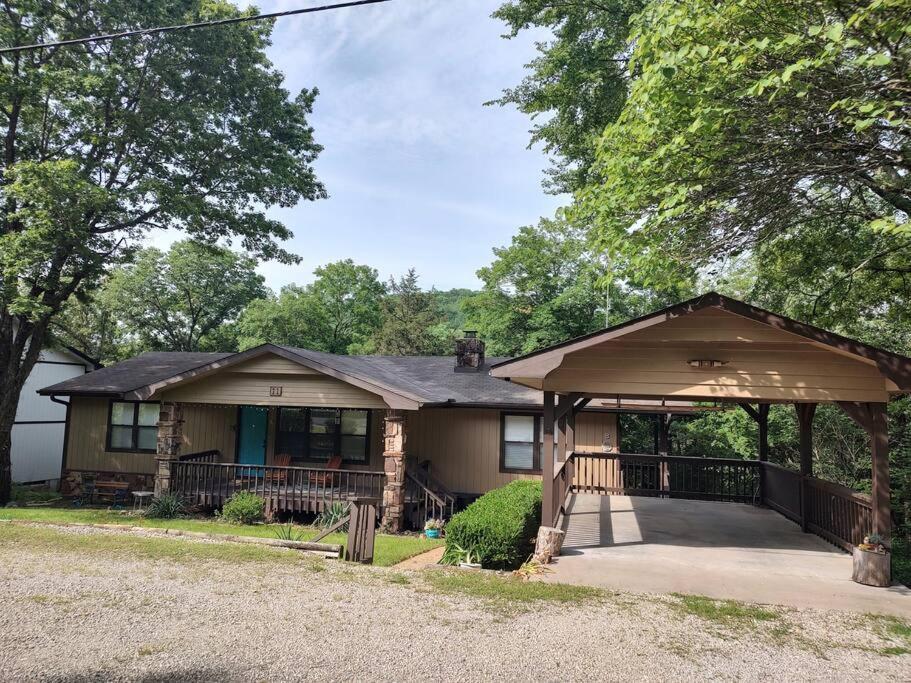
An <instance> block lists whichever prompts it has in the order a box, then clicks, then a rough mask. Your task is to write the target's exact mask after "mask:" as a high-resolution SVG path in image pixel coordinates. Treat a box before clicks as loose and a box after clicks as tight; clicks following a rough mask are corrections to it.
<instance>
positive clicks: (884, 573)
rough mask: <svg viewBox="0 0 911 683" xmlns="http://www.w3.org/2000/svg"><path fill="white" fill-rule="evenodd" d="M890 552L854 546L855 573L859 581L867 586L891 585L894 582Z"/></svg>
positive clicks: (855, 578) (854, 575)
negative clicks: (879, 551) (878, 551)
mask: <svg viewBox="0 0 911 683" xmlns="http://www.w3.org/2000/svg"><path fill="white" fill-rule="evenodd" d="M891 559H892V555H891V554H890V553H877V552H872V551H870V550H861V549H860V548H854V574H853V576H852V577H851V578H852V579H854V580H855V581H857V583H862V584H864V585H866V586H880V587H884V586H889V585H891V584H892V571H891V562H890V560H891Z"/></svg>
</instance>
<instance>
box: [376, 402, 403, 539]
mask: <svg viewBox="0 0 911 683" xmlns="http://www.w3.org/2000/svg"><path fill="white" fill-rule="evenodd" d="M383 439H384V443H385V448H384V451H383V471H384V472H385V473H386V485H385V486H384V487H383V521H382V522H381V524H380V526H381V527H382V528H383V530H384V531H386V532H390V533H398V532H400V531H401V530H402V529H403V528H404V525H405V417H404V415H402V413H401V412H399V411H394V410H390V411H388V412H387V414H386V418H385V420H384V422H383Z"/></svg>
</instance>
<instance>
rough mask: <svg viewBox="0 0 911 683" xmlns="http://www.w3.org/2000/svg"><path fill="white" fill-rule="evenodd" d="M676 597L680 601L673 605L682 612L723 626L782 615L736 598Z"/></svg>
mask: <svg viewBox="0 0 911 683" xmlns="http://www.w3.org/2000/svg"><path fill="white" fill-rule="evenodd" d="M674 597H676V598H677V599H678V601H679V602H675V603H672V605H673V607H674V608H675V609H677V610H678V611H679V612H681V613H682V614H686V615H692V616H694V617H699V618H700V619H703V620H705V621H710V622H714V623H716V624H719V625H721V626H728V627H730V626H744V625H747V626H748V625H753V624H755V623H756V622H761V621H773V620H775V619H779V618H780V617H781V615H780V614H779V613H777V612H773V611H772V610H770V609H767V608H765V607H757V606H755V605H748V604H746V603H743V602H738V601H736V600H713V599H711V598H707V597H705V596H704V595H679V594H675V595H674Z"/></svg>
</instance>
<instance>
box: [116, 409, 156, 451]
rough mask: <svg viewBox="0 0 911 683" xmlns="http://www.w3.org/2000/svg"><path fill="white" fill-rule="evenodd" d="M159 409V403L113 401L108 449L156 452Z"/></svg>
mask: <svg viewBox="0 0 911 683" xmlns="http://www.w3.org/2000/svg"><path fill="white" fill-rule="evenodd" d="M159 410H160V407H159V404H158V403H140V402H136V401H111V408H110V412H109V414H108V443H107V450H109V451H133V452H146V453H154V452H155V450H156V445H157V443H158V413H159Z"/></svg>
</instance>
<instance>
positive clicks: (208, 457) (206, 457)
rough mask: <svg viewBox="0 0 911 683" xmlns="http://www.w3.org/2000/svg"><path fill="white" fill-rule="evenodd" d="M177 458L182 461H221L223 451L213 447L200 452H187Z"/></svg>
mask: <svg viewBox="0 0 911 683" xmlns="http://www.w3.org/2000/svg"><path fill="white" fill-rule="evenodd" d="M177 459H178V460H179V461H180V462H219V461H220V460H221V451H220V450H218V449H212V450H210V451H200V452H199V453H187V454H186V455H181V456H179V457H178V458H177Z"/></svg>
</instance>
